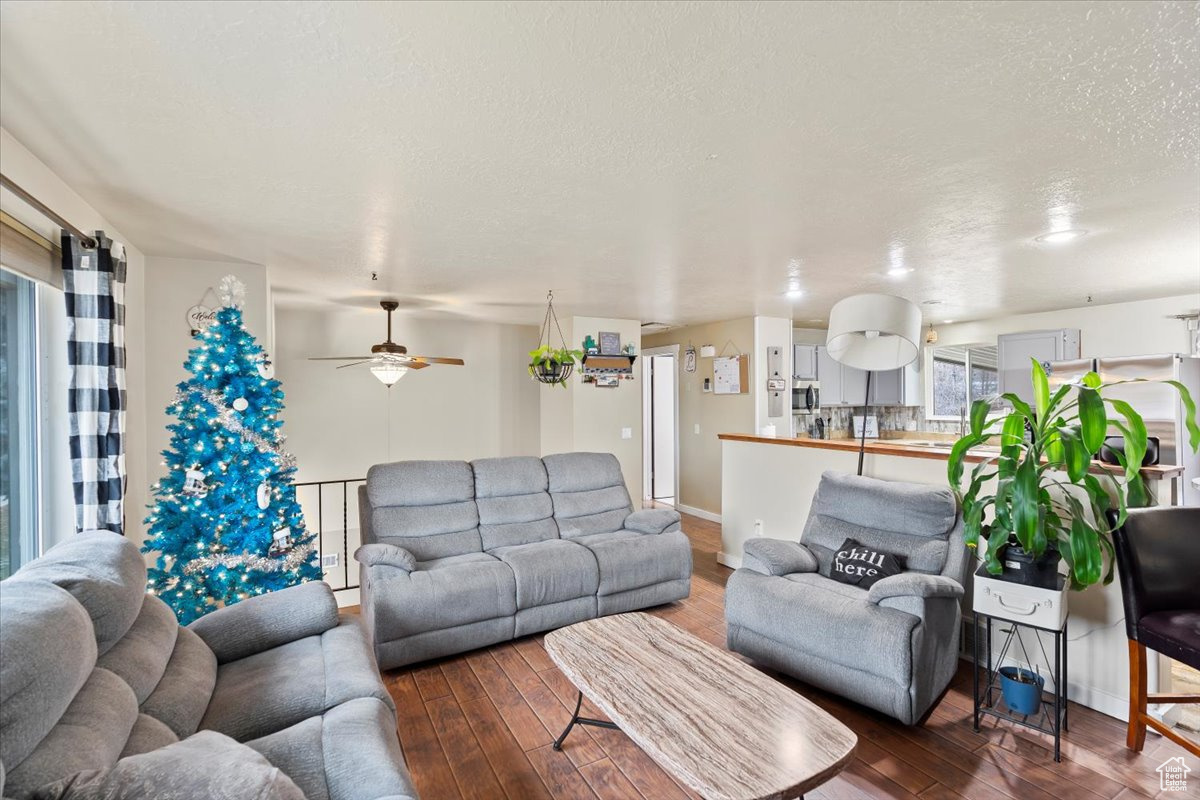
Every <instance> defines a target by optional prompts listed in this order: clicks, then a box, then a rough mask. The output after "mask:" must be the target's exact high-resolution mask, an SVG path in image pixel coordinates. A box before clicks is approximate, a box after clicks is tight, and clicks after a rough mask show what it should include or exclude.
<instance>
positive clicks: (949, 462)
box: [946, 434, 983, 494]
mask: <svg viewBox="0 0 1200 800" xmlns="http://www.w3.org/2000/svg"><path fill="white" fill-rule="evenodd" d="M982 441H983V440H982V438H981V437H978V436H976V435H974V434H968V435H967V436H964V437H963V438H961V439H959V440H958V441H957V442H955V443H954V447H952V448H950V456H949V458H947V459H946V478H947V480H948V481H949V482H950V488H951V489H953V490H954V492H955V493H956V494H957V493H958V490H959V484H961V483H962V476H963V460H964V459H965V458H966V455H967V451H968V450H970V449H971V448H972V447H975V446H976V445H977V444H979V443H980V442H982Z"/></svg>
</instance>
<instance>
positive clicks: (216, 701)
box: [0, 532, 416, 800]
mask: <svg viewBox="0 0 1200 800" xmlns="http://www.w3.org/2000/svg"><path fill="white" fill-rule="evenodd" d="M0 776H3V777H0V786H2V790H3V791H2V793H3V795H4V796H5V797H6V798H7V797H11V798H17V800H23V799H24V798H30V797H38V798H43V797H60V796H70V797H110V796H137V797H168V796H169V797H208V798H231V799H232V798H245V797H257V798H263V799H264V800H265V799H266V798H287V800H295V799H296V798H305V797H306V798H309V800H326V799H327V798H334V799H336V800H352V799H354V798H361V799H362V800H379V799H380V798H389V800H404V799H405V798H414V797H415V796H416V795H415V792H414V791H413V788H412V784H411V782H410V781H409V777H408V772H407V770H406V768H405V765H404V760H403V756H402V755H401V752H400V744H399V741H398V739H397V737H396V720H395V708H394V706H393V704H392V700H391V697H390V696H389V695H388V693H387V691H386V690H385V689H384V686H383V683H382V681H381V679H380V677H379V672H378V669H377V667H376V665H375V660H374V657H373V656H372V653H371V648H370V647H369V646H368V644H367V640H366V638H365V636H364V633H363V630H362V627H361V625H360V623H359V622H358V621H357V620H356V618H354V617H342V618H339V615H338V610H337V604H336V603H335V602H334V599H333V594H332V592H331V591H330V589H329V586H328V585H326V584H324V583H309V584H305V585H302V586H296V587H293V588H290V589H285V590H283V591H279V592H275V593H272V594H267V595H262V596H258V597H252V598H250V599H247V600H244V601H242V602H240V603H238V604H237V605H234V606H229V607H226V608H223V609H221V610H218V611H215V612H213V613H211V614H209V615H207V616H205V617H202V618H201V619H199V620H197V621H196V622H194V623H192V625H190V626H189V627H186V628H184V627H180V626H179V624H178V623H177V622H176V619H175V615H174V613H173V612H172V611H171V609H170V607H168V606H167V605H166V604H165V603H163V602H162V601H161V600H160V599H159V598H157V597H155V596H154V595H151V594H147V593H146V567H145V564H144V562H143V560H142V555H141V553H140V552H138V548H137V546H136V545H134V544H133V543H132V542H130V541H129V540H127V539H125V538H123V537H121V536H118V535H117V534H114V533H109V532H94V533H87V534H81V535H79V536H76V537H74V538H72V539H71V540H69V541H67V542H64V543H63V544H60V545H58V546H57V547H54V548H52V549H51V550H50V551H49V552H48V553H47V554H46V555H45V556H43V557H42V558H40V559H38V560H36V561H33V562H31V563H30V564H28V565H26V566H25V567H23V568H22V569H20V570H18V572H17V573H16V574H15V575H13V576H12V577H11V578H9V579H7V580H5V581H3V582H0ZM122 792H123V793H122Z"/></svg>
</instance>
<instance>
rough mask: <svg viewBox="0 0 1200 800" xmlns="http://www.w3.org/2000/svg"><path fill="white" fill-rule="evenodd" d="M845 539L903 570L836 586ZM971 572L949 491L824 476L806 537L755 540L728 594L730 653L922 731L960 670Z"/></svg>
mask: <svg viewBox="0 0 1200 800" xmlns="http://www.w3.org/2000/svg"><path fill="white" fill-rule="evenodd" d="M847 539H854V540H855V541H857V542H859V543H861V544H863V545H865V546H866V547H869V548H872V549H875V550H878V551H881V552H885V553H889V554H892V555H895V556H898V557H899V558H901V559H903V562H904V569H905V571H904V572H903V573H901V574H899V575H894V576H890V577H885V578H883V579H881V580H879V581H878V582H876V583H875V584H874V585H873V586H871V587H870V588H869V589H863V588H860V587H858V586H855V585H850V584H847V583H842V582H839V581H837V580H834V579H833V578H831V577H829V576H830V571H831V569H833V565H834V559H835V556H836V554H837V551H838V549H839V548H840V547H841V546H842V544H843V543H844V542H845V541H846V540H847ZM967 565H968V561H967V550H966V547H965V545H964V544H963V526H962V517H961V514H960V513H959V509H958V505H957V502H956V501H955V499H954V495H953V494H952V493H951V492H950V490H949V489H948V488H940V487H936V486H927V485H923V484H913V483H900V482H892V481H882V480H877V479H875V478H865V477H860V476H858V477H856V476H853V475H843V474H839V473H834V472H826V473H825V474H824V475H822V476H821V482H820V485H819V486H818V488H817V493H816V495H815V496H814V498H813V503H812V509H811V512H810V513H809V517H808V521H807V523H806V524H805V526H804V531H803V533H802V535H801V537H800V541H799V542H792V541H783V540H779V539H750V540H749V541H747V542H746V543H745V552H744V555H743V559H742V567H741V569H738V570H737V571H736V572H734V573H733V574H732V575H731V576H729V582H728V584H727V585H726V590H725V619H726V622H727V623H728V643H729V648H730V649H731V650H734V651H736V652H739V653H742V654H744V655H747V656H749V657H750V658H752V659H754V660H755V661H758V662H760V663H762V664H764V665H765V666H768V667H771V668H772V669H776V670H779V671H780V672H784V673H787V674H789V675H793V676H795V677H797V678H799V679H800V680H802V681H804V682H806V683H809V684H811V685H813V686H816V687H818V688H821V689H825V690H827V691H830V692H834V693H836V694H839V695H841V696H843V697H846V698H848V699H850V700H854V701H855V702H858V703H862V704H863V705H865V706H869V707H871V708H874V709H876V710H878V711H881V712H883V713H885V714H888V715H890V716H892V717H895V718H896V719H898V720H900V721H901V722H903V723H905V724H907V725H912V724H917V723H919V722H921V721H923V719H924V717H925V716H926V714H927V712H928V711H929V710H930V709H931V708H932V707H933V705H934V704H935V703H936V702H937V701H938V699H939V698H940V697H941V695H942V694H943V692H944V691H945V689H946V687H947V686H948V685H949V683H950V680H951V678H952V677H953V676H954V672H955V670H956V669H957V666H958V641H959V628H960V624H961V618H962V613H961V609H960V606H959V604H960V601H961V598H962V596H963V581H964V580H965V578H966V570H967Z"/></svg>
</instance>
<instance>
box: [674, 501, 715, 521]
mask: <svg viewBox="0 0 1200 800" xmlns="http://www.w3.org/2000/svg"><path fill="white" fill-rule="evenodd" d="M675 510H676V511H678V512H679V513H681V514H691V515H692V516H693V517H699V518H700V519H705V520H708V521H709V522H715V523H717V524H718V525H720V524H721V515H720V514H714V513H713V512H711V511H705V510H704V509H703V508H696V507H695V506H685V505H684V504H683V503H676V504H675Z"/></svg>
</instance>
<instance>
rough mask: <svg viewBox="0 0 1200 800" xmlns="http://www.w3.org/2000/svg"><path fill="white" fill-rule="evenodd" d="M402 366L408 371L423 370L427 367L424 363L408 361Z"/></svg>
mask: <svg viewBox="0 0 1200 800" xmlns="http://www.w3.org/2000/svg"><path fill="white" fill-rule="evenodd" d="M404 366H406V367H408V368H409V369H425V368H426V367H428V366H429V365H428V364H426V363H425V362H424V361H408V362H407V363H405V364H404Z"/></svg>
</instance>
